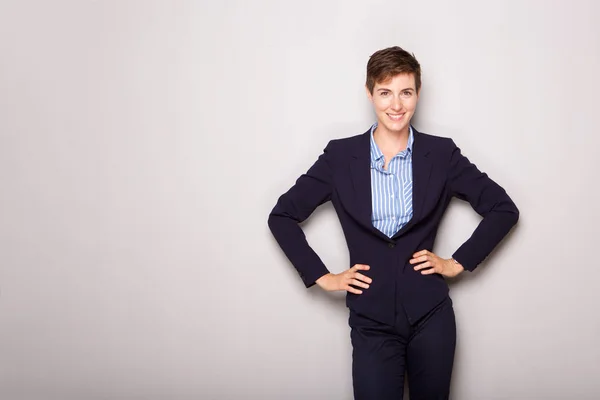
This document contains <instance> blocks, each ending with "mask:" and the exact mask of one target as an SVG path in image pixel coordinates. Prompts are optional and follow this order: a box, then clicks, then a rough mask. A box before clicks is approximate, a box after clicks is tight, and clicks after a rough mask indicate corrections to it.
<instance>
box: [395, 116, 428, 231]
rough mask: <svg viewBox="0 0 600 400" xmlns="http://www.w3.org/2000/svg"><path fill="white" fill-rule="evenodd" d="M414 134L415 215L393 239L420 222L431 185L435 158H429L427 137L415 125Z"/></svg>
mask: <svg viewBox="0 0 600 400" xmlns="http://www.w3.org/2000/svg"><path fill="white" fill-rule="evenodd" d="M413 135H414V143H413V154H412V169H413V216H412V218H411V220H410V221H409V222H408V223H407V224H406V225H404V226H403V227H402V229H400V230H399V231H398V232H397V233H396V234H395V235H394V236H393V237H392V239H397V238H398V237H400V236H402V235H403V234H405V233H406V232H407V231H408V230H410V228H411V227H412V226H414V225H415V224H416V223H417V222H419V219H420V218H421V213H422V211H423V202H424V201H425V197H426V196H427V188H428V187H429V185H428V183H429V177H430V176H431V167H432V163H433V160H432V159H430V158H429V147H428V146H427V143H426V138H425V137H424V136H423V134H422V133H420V132H418V131H417V130H416V129H415V128H414V127H413Z"/></svg>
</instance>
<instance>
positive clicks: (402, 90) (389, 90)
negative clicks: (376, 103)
mask: <svg viewBox="0 0 600 400" xmlns="http://www.w3.org/2000/svg"><path fill="white" fill-rule="evenodd" d="M380 90H387V91H388V92H392V90H391V89H388V88H379V89H377V91H378V92H379V91H380ZM406 90H412V91H414V90H415V89H413V88H406V89H400V91H401V92H404V91H406Z"/></svg>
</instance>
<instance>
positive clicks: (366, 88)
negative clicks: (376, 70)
mask: <svg viewBox="0 0 600 400" xmlns="http://www.w3.org/2000/svg"><path fill="white" fill-rule="evenodd" d="M365 91H366V92H367V98H368V99H369V101H370V102H371V103H372V102H373V95H372V94H371V92H370V91H369V87H368V86H367V85H365Z"/></svg>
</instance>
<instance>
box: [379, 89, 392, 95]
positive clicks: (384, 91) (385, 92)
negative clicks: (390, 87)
mask: <svg viewBox="0 0 600 400" xmlns="http://www.w3.org/2000/svg"><path fill="white" fill-rule="evenodd" d="M379 93H380V94H381V95H382V96H387V95H388V94H390V92H388V91H387V90H382V91H381V92H379Z"/></svg>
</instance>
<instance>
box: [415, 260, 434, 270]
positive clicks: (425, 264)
mask: <svg viewBox="0 0 600 400" xmlns="http://www.w3.org/2000/svg"><path fill="white" fill-rule="evenodd" d="M431 267H433V265H432V264H431V261H427V262H424V263H422V264H419V265H416V266H415V267H414V270H415V271H419V270H421V269H425V268H431Z"/></svg>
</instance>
